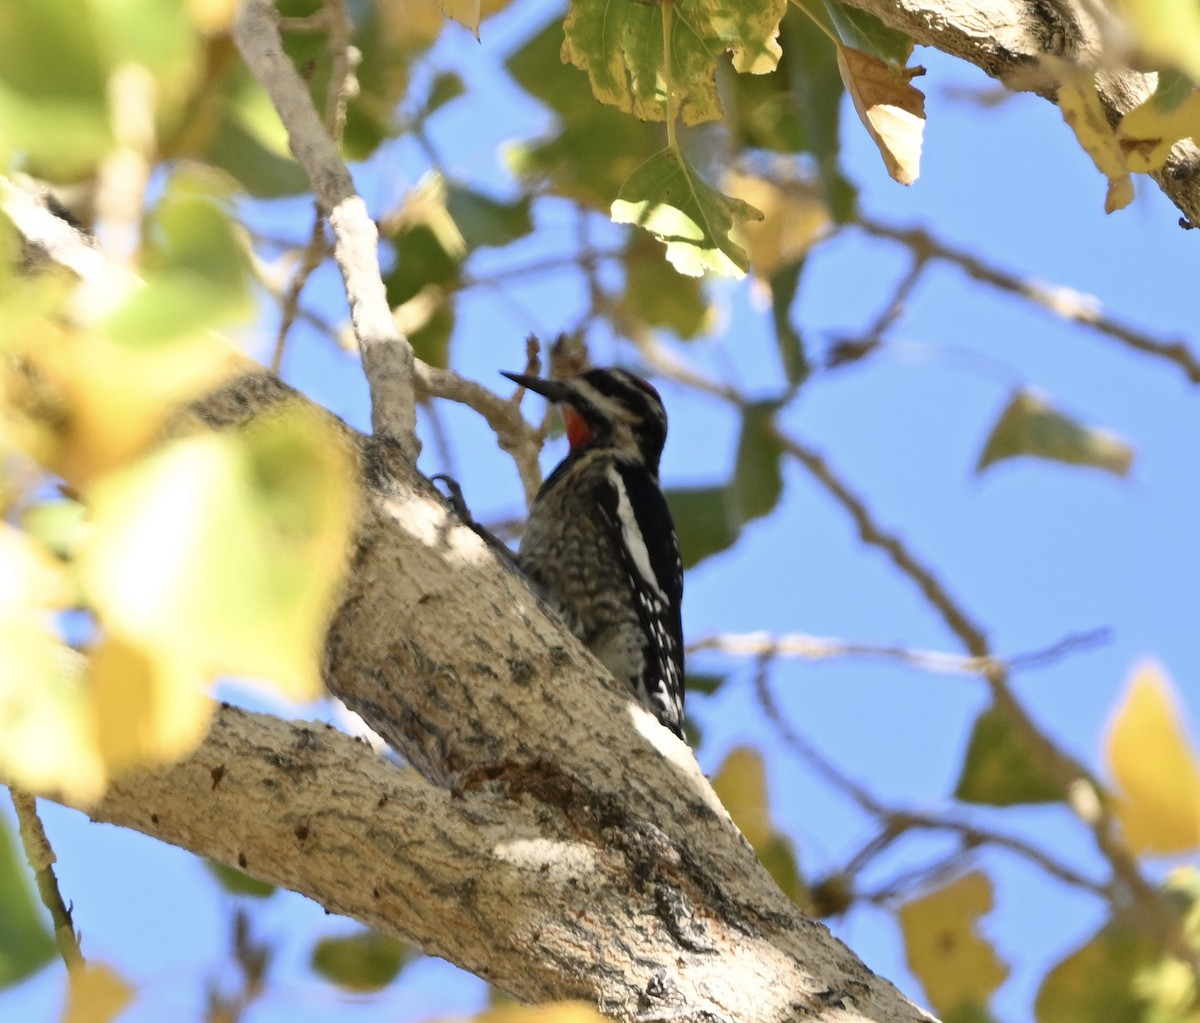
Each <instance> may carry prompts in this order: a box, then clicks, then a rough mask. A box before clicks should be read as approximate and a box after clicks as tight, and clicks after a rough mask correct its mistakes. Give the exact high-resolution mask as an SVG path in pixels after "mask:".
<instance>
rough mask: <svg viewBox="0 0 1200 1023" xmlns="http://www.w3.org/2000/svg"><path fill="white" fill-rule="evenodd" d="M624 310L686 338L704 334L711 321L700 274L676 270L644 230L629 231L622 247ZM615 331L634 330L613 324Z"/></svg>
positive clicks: (627, 331) (625, 331)
mask: <svg viewBox="0 0 1200 1023" xmlns="http://www.w3.org/2000/svg"><path fill="white" fill-rule="evenodd" d="M624 263H625V295H624V299H623V301H622V303H621V309H622V311H623V312H624V313H626V314H627V315H629V316H632V317H633V318H634V319H635V320H636V321H637V322H638V323H640V324H644V325H645V326H647V327H665V328H667V329H668V330H672V331H674V332H675V333H676V334H677V335H678V336H679V337H681V338H683V339H685V340H687V339H690V338H694V337H697V336H698V335H700V334H703V333H704V332H705V331H706V330H707V329H708V327H709V325H710V323H711V322H712V308H711V306H710V305H709V304H708V302H707V301H706V300H705V295H704V284H703V281H702V279H701V278H699V277H686V276H683V275H681V274H678V273H676V272H675V271H674V270H673V269H671V266H670V265H669V264H668V263H667V262H666V261H665V260H664V259H663V258H662V248H661V247H660V246H659V244H658V242H656V241H655V240H654V239H653V238H652V237H650V235H648V234H647V233H646V232H645V231H631V232H629V241H628V244H627V245H626V246H625V253H624ZM615 326H616V327H617V330H618V333H622V334H632V333H633V331H631V330H628V329H622V328H621V325H620V324H616V325H615Z"/></svg>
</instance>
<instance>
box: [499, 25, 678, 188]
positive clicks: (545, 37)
mask: <svg viewBox="0 0 1200 1023" xmlns="http://www.w3.org/2000/svg"><path fill="white" fill-rule="evenodd" d="M561 49H562V21H561V19H559V20H556V21H551V22H550V24H548V25H547V26H546V27H545V28H544V29H542V30H541V31H540V32H538V33H537V34H536V35H534V36H533V37H532V38H531V39H530V40H529V41H528V42H527V43H526V44H525V45H524V46H522V47H521V48H520V49H519V50H518V51H517V52H516V53H514V54H513V55H512V56H511V57H509V59H508V62H507V67H508V70H509V72H510V73H511V74H512V76H513V78H514V79H515V80H516V81H517V83H518V84H519V85H520V86H521V88H523V89H524V90H525V91H526V92H528V93H529V94H530V95H531V96H533V97H535V98H536V99H538V100H540V101H541V102H542V103H544V104H545V105H546V106H547V107H549V108H550V109H551V110H553V111H554V112H555V113H556V114H557V115H558V121H559V124H558V127H557V129H556V133H555V134H553V135H551V136H549V137H547V138H544V139H541V140H539V141H534V142H524V143H520V144H517V145H513V146H511V147H510V148H509V149H508V150H506V156H507V159H508V162H509V164H510V166H512V167H513V169H514V170H515V172H516V173H517V174H518V175H520V176H521V177H522V178H525V179H527V180H528V179H534V180H535V181H538V180H544V181H545V182H546V183H547V184H548V185H549V187H550V188H551V189H552V190H553V191H555V192H556V193H558V194H559V195H565V196H568V197H570V198H572V199H575V200H577V201H578V202H583V203H586V204H587V205H589V206H592V207H594V208H595V209H599V210H605V211H607V210H608V208H609V207H610V206H611V204H612V201H613V197H614V196H615V195H616V194H617V192H618V191H619V190H620V188H621V184H622V183H623V182H624V181H625V180H626V179H627V178H628V177H629V175H631V174H632V173H633V172H634V171H635V170H637V168H638V167H639V166H640V165H641V164H642V163H643V162H644V161H645V160H646V159H647V157H649V156H650V155H651V154H652V153H654V152H655V151H656V150H658V149H659V148H661V146H662V145H663V137H664V136H663V128H662V125H655V124H647V123H645V122H643V121H639V120H637V119H635V118H632V117H627V116H626V115H624V114H622V113H621V112H620V111H619V110H615V109H614V108H613V107H609V106H605V105H603V104H602V103H597V102H596V97H595V96H593V95H592V90H591V87H590V86H589V84H588V78H587V75H585V74H584V73H583V72H581V71H580V70H579V69H578V68H576V67H574V66H572V65H570V64H564V63H563V62H562V60H561V57H560V52H561ZM542 187H545V186H542Z"/></svg>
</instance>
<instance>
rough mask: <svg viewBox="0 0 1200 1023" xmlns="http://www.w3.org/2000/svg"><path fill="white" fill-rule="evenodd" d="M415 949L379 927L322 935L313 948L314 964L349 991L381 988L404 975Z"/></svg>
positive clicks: (328, 978) (325, 975) (317, 969)
mask: <svg viewBox="0 0 1200 1023" xmlns="http://www.w3.org/2000/svg"><path fill="white" fill-rule="evenodd" d="M412 958H413V953H412V951H411V950H410V949H409V947H408V946H407V945H405V944H404V942H402V941H400V940H399V939H398V938H393V937H391V936H390V935H387V934H380V933H379V931H375V930H371V929H369V928H368V929H364V930H361V931H357V932H356V933H354V934H348V935H339V936H337V937H330V938H322V939H321V940H320V941H318V942H317V944H316V946H315V947H314V948H313V951H312V957H311V960H310V962H311V965H312V968H313V969H314V970H315V971H316V972H317V973H319V974H320V975H321V976H322V977H324V978H325V979H326V980H328V981H330V982H331V983H333V984H337V985H338V986H339V987H343V988H346V989H347V990H349V991H379V990H380V989H382V988H385V987H387V986H388V985H389V984H390V983H391V982H392V981H393V980H395V979H396V977H398V976H399V975H400V971H401V970H402V969H403V968H404V966H405V964H406V963H408V962H410V961H411V960H412Z"/></svg>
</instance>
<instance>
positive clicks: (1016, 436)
mask: <svg viewBox="0 0 1200 1023" xmlns="http://www.w3.org/2000/svg"><path fill="white" fill-rule="evenodd" d="M1018 455H1032V456H1033V457H1035V458H1045V459H1048V460H1050V461H1054V462H1064V463H1066V464H1068V465H1085V466H1091V467H1092V468H1096V469H1104V470H1105V471H1107V472H1111V473H1115V474H1116V475H1118V476H1124V475H1126V474H1127V473H1128V472H1129V467H1130V465H1131V464H1132V463H1133V448H1132V447H1130V446H1129V444H1127V443H1126V442H1125V441H1124V440H1122V439H1121V438H1120V437H1118V436H1116V435H1115V434H1112V433H1109V432H1108V431H1107V430H1101V429H1099V428H1098V427H1094V426H1083V425H1081V424H1080V423H1078V422H1076V421H1075V420H1074V419H1072V418H1070V417H1069V416H1067V415H1066V414H1065V413H1063V412H1060V411H1059V410H1058V409H1056V408H1054V407H1052V406H1051V405H1049V404H1048V403H1047V402H1046V401H1044V400H1043V399H1042V398H1041V397H1039V396H1038V395H1036V394H1034V393H1032V392H1030V391H1025V390H1022V391H1018V392H1017V393H1016V394H1014V395H1013V397H1012V400H1011V401H1010V402H1009V403H1008V405H1007V407H1006V408H1005V409H1004V412H1003V413H1002V414H1001V416H1000V418H999V419H998V420H997V421H996V425H995V426H994V427H992V432H991V435H990V436H989V437H988V439H987V444H986V445H985V446H984V449H983V454H981V455H980V456H979V463H978V464H977V465H976V466H975V471H976V472H982V471H983V470H984V469H986V468H987V467H988V466H990V465H993V464H995V463H996V462H1000V461H1003V460H1004V459H1006V458H1016V457H1017V456H1018Z"/></svg>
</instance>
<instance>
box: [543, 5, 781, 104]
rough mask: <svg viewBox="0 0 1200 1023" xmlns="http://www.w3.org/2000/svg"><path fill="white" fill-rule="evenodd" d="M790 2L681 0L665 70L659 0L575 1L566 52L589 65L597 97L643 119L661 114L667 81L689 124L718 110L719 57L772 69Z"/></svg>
mask: <svg viewBox="0 0 1200 1023" xmlns="http://www.w3.org/2000/svg"><path fill="white" fill-rule="evenodd" d="M786 7H787V4H786V0H676V2H675V3H673V4H672V9H671V10H672V19H671V40H670V55H671V67H670V69H669V71H668V69H666V68H665V67H664V66H663V8H662V6H661V5H658V4H639V3H625V2H614V0H575V2H574V3H572V4H571V11H570V14H568V15H567V20H566V22H565V24H564V25H563V30H564V34H565V38H564V41H563V45H562V58H563V60H564V61H570V62H571V63H572V64H574V65H575V66H576V67H578V68H582V69H583V70H586V71H587V73H588V78H589V80H590V82H591V86H592V92H593V93H594V94H595V96H596V98H597V99H599V100H601V101H602V102H604V103H609V104H611V105H613V106H616V107H618V108H620V109H621V110H624V111H626V112H627V113H631V114H633V115H634V116H635V117H637V118H639V119H641V120H644V121H648V120H653V121H661V120H664V118H665V116H666V94H665V87H664V83H666V82H668V81H669V82H670V83H671V86H672V89H673V91H674V96H675V100H676V102H677V103H678V110H679V113H680V115H681V116H682V117H683V120H684V123H685V124H696V123H698V122H700V121H711V120H715V119H716V118H719V117H720V116H721V104H720V100H719V99H718V97H717V86H716V73H717V58H718V56H719V55H720V54H722V53H724V52H725V51H727V50H728V51H730V52H732V54H733V63H734V67H735V68H736V69H737V70H738V71H741V72H749V73H751V74H764V73H766V72H768V71H771V70H773V69H774V68H775V65H776V64H777V63H778V60H779V55H780V53H781V50H780V47H779V43H778V41H777V40H776V36H777V34H778V31H779V21H780V19H781V18H782V17H783V14H784V11H785V9H786Z"/></svg>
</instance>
